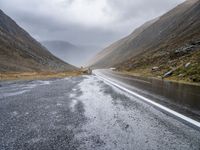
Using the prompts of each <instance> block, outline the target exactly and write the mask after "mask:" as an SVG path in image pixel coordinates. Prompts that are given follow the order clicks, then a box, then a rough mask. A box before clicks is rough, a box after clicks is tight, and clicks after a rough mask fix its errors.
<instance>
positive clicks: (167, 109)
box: [95, 73, 200, 129]
mask: <svg viewBox="0 0 200 150" xmlns="http://www.w3.org/2000/svg"><path fill="white" fill-rule="evenodd" d="M95 75H96V76H97V77H99V78H100V79H101V80H104V81H106V82H107V83H110V84H111V85H114V86H116V87H118V88H119V89H122V90H123V91H126V92H128V93H130V94H132V95H134V96H136V97H138V98H140V99H142V100H144V101H146V102H147V103H150V104H152V105H153V106H156V107H158V108H159V109H161V110H164V111H166V112H167V113H169V114H172V115H174V116H176V117H177V118H180V119H182V120H183V121H185V122H187V123H190V124H192V125H193V126H195V127H197V128H198V129H200V122H198V121H196V120H193V119H191V118H189V117H187V116H184V115H182V114H180V113H178V112H176V111H174V110H171V109H169V108H167V107H165V106H163V105H161V104H158V103H156V102H154V101H152V100H150V99H148V98H146V97H144V96H141V95H139V94H137V93H135V92H133V91H131V90H129V89H127V88H125V87H122V86H120V85H118V84H117V83H114V82H113V81H111V80H108V79H106V78H104V77H102V76H101V75H99V74H98V73H95Z"/></svg>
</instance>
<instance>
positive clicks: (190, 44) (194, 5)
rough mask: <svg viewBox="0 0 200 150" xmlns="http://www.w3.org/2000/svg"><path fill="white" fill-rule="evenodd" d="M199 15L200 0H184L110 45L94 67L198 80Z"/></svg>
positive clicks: (199, 60)
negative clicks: (137, 32)
mask: <svg viewBox="0 0 200 150" xmlns="http://www.w3.org/2000/svg"><path fill="white" fill-rule="evenodd" d="M199 18H200V1H199V0H187V1H185V2H184V3H182V4H180V5H178V6H177V7H176V8H174V9H172V10H171V11H169V12H168V13H166V14H164V15H163V16H161V17H160V18H158V19H157V20H156V21H154V22H153V23H150V24H149V25H148V26H146V28H144V30H143V31H142V32H140V33H139V34H137V35H136V36H135V37H134V38H132V39H130V36H131V35H130V36H128V37H126V38H124V39H122V40H121V41H119V42H121V44H119V45H117V46H116V47H114V48H111V47H112V46H113V45H112V46H111V47H110V48H111V50H110V51H109V52H110V53H108V52H107V53H108V54H106V55H105V56H103V57H102V58H101V59H97V60H98V61H97V62H95V63H93V66H94V67H97V68H98V67H110V66H112V67H113V66H114V67H117V68H118V70H120V71H128V72H132V73H137V74H142V75H147V76H160V77H169V78H174V79H180V80H187V81H195V82H198V81H200V67H199V66H200V19H199ZM136 31H137V30H136ZM119 42H117V43H119ZM114 45H115V44H114ZM104 51H105V50H104ZM119 52H120V53H119ZM119 54H120V55H119ZM116 55H117V56H116ZM101 56H102V55H101ZM112 56H113V59H112V58H111V57H112ZM98 57H99V56H98ZM116 58H117V59H116ZM105 61H106V63H104V62H105ZM106 64H108V65H106Z"/></svg>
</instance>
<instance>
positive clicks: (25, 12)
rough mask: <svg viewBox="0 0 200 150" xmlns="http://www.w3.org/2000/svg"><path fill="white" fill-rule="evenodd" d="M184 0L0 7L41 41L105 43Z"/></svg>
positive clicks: (42, 0)
mask: <svg viewBox="0 0 200 150" xmlns="http://www.w3.org/2000/svg"><path fill="white" fill-rule="evenodd" d="M181 2H183V0H29V1H27V0H1V1H0V8H1V9H2V10H3V11H5V13H6V14H8V15H9V16H11V17H12V18H13V19H14V20H15V21H16V22H17V23H18V24H19V25H21V26H22V27H23V28H25V29H26V30H27V31H28V32H29V33H30V34H31V35H32V36H33V37H35V38H36V39H37V40H39V41H44V40H66V41H70V42H73V43H74V44H86V45H90V44H92V45H98V46H101V47H104V46H105V45H107V44H109V43H111V42H113V41H115V40H117V39H120V38H121V37H123V36H125V35H127V34H129V33H130V32H132V31H133V30H134V29H135V28H136V27H138V26H139V25H141V24H143V23H144V22H146V21H148V20H150V19H153V18H155V17H158V16H160V15H161V14H163V13H165V12H166V11H168V10H170V9H172V8H173V7H175V6H176V5H178V4H179V3H181Z"/></svg>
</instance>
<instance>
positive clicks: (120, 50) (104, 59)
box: [88, 18, 157, 68]
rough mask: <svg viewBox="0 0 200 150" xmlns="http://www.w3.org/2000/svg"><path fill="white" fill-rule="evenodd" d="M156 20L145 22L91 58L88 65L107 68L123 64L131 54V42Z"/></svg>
mask: <svg viewBox="0 0 200 150" xmlns="http://www.w3.org/2000/svg"><path fill="white" fill-rule="evenodd" d="M156 20H157V18H156V19H153V20H151V21H148V22H146V23H145V24H143V25H142V26H141V27H139V28H137V29H136V30H135V31H134V32H133V33H131V34H130V35H129V36H127V37H125V38H123V39H121V40H119V41H117V42H115V43H113V44H112V45H110V46H108V47H107V48H105V49H104V50H102V51H101V52H99V53H98V54H97V55H96V56H95V57H93V58H92V59H91V60H90V61H89V63H88V65H89V66H92V67H94V68H105V67H106V68H107V67H111V66H113V65H114V64H118V63H120V62H123V61H124V60H126V59H127V58H128V57H129V56H130V54H131V53H133V51H132V50H133V48H132V41H133V40H134V39H135V38H136V37H137V36H138V35H139V34H140V33H142V32H143V31H144V30H145V29H146V28H148V27H149V26H150V25H151V24H153V23H154V22H155V21H156Z"/></svg>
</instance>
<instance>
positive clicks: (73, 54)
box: [42, 40, 99, 67]
mask: <svg viewBox="0 0 200 150" xmlns="http://www.w3.org/2000/svg"><path fill="white" fill-rule="evenodd" d="M42 44H43V45H44V46H45V47H46V48H47V49H48V50H49V51H50V52H51V53H53V54H54V55H55V56H57V57H58V58H60V59H62V60H63V61H66V62H69V63H70V64H73V65H76V66H79V67H80V66H83V65H84V64H85V63H86V62H87V61H88V60H89V59H90V58H91V57H92V56H94V55H95V54H96V52H97V51H98V50H99V48H98V47H96V46H91V45H74V44H72V43H70V42H68V41H58V40H51V41H43V42H42Z"/></svg>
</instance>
